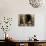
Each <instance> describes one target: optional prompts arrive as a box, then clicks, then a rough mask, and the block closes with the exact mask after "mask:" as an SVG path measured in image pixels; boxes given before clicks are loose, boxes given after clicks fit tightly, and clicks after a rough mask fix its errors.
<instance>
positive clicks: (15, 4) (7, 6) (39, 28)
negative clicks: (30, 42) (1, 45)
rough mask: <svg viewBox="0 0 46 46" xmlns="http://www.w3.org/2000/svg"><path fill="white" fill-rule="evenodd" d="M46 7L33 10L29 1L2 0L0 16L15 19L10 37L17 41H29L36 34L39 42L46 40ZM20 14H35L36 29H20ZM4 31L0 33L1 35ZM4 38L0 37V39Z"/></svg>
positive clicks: (0, 2)
mask: <svg viewBox="0 0 46 46" xmlns="http://www.w3.org/2000/svg"><path fill="white" fill-rule="evenodd" d="M45 12H46V8H45V6H43V7H40V8H32V7H31V6H30V4H29V1H28V0H0V16H9V17H12V18H13V22H12V26H11V29H10V31H8V33H10V35H12V36H13V37H14V38H16V39H17V40H27V39H28V38H29V37H32V36H33V35H34V34H36V35H37V38H38V39H39V40H45V36H44V35H45V34H46V33H45V28H44V27H45V21H44V20H45V15H46V13H45ZM19 14H34V15H35V26H34V27H19V26H18V15H19ZM1 33H2V31H0V35H2V34H1ZM44 33H45V34H44ZM2 38H3V37H2V36H0V39H2Z"/></svg>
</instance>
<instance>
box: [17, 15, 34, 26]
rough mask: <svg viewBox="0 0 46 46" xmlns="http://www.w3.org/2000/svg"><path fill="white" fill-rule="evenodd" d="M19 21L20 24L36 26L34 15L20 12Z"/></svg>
mask: <svg viewBox="0 0 46 46" xmlns="http://www.w3.org/2000/svg"><path fill="white" fill-rule="evenodd" d="M18 23H19V26H34V15H31V14H20V15H19V22H18Z"/></svg>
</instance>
